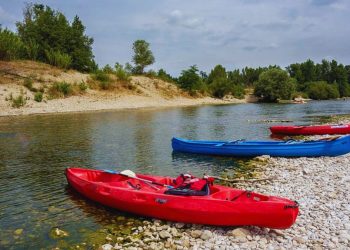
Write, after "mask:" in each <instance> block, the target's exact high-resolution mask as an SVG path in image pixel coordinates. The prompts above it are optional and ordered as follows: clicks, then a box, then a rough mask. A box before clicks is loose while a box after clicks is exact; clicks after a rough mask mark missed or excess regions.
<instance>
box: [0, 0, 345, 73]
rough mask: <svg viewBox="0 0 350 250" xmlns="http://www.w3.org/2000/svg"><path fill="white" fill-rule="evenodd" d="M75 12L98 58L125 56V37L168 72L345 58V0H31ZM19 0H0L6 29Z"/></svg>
mask: <svg viewBox="0 0 350 250" xmlns="http://www.w3.org/2000/svg"><path fill="white" fill-rule="evenodd" d="M32 2H33V3H42V4H45V5H49V6H50V7H52V8H54V9H56V10H59V11H61V12H62V13H64V14H65V15H66V17H67V18H68V19H69V20H73V17H74V16H75V15H78V16H79V17H80V19H81V20H82V22H83V24H84V25H85V26H86V34H87V35H88V36H91V37H93V38H94V44H93V52H94V55H95V60H96V62H97V63H98V64H99V66H104V65H105V64H107V63H108V64H110V65H114V64H115V62H119V63H122V64H124V63H126V62H131V61H132V55H133V50H132V43H133V42H134V41H135V40H137V39H144V40H146V41H147V42H149V43H150V48H151V50H152V52H153V54H154V56H155V63H154V64H153V65H151V66H149V67H147V68H146V70H148V69H153V70H158V69H160V68H163V69H165V70H166V71H167V72H168V73H170V74H172V75H173V76H178V75H179V74H180V73H181V71H182V70H184V69H188V68H189V67H190V66H191V65H197V66H198V68H199V69H200V70H202V71H206V72H210V70H211V69H213V68H214V67H215V65H217V64H221V65H223V66H224V67H226V69H227V70H233V69H237V68H243V67H245V66H249V67H258V66H268V65H270V64H271V65H275V64H276V65H280V66H282V67H285V66H288V65H289V64H291V63H295V62H302V61H305V60H307V59H309V58H310V59H312V60H314V61H315V62H320V61H321V60H322V59H323V58H325V59H327V60H332V59H335V60H337V61H338V62H341V63H343V64H350V46H349V45H350V1H348V0H264V1H263V0H181V1H180V0H99V1H96V0H69V1H57V0H56V1H53V0H45V1H44V0H43V1H35V0H34V1H32ZM24 6H25V1H23V0H21V1H20V0H0V24H2V26H3V27H7V28H9V29H11V30H13V31H15V30H16V25H15V23H16V22H17V21H21V20H22V19H23V15H22V12H23V7H24Z"/></svg>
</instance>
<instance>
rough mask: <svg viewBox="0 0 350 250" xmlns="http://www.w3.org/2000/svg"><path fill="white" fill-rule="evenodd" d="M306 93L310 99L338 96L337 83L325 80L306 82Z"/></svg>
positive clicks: (325, 98)
mask: <svg viewBox="0 0 350 250" xmlns="http://www.w3.org/2000/svg"><path fill="white" fill-rule="evenodd" d="M306 93H307V94H308V96H309V97H310V98H311V99H315V100H327V99H333V98H338V97H339V91H338V87H337V85H336V84H328V83H327V82H325V81H318V82H310V83H308V85H307V88H306Z"/></svg>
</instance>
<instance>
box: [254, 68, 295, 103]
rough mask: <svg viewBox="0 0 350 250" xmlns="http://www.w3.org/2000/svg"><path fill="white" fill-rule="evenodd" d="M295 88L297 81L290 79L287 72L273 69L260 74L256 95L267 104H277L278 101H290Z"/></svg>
mask: <svg viewBox="0 0 350 250" xmlns="http://www.w3.org/2000/svg"><path fill="white" fill-rule="evenodd" d="M295 86H296V83H295V79H293V78H290V77H289V76H288V74H287V72H286V71H284V70H281V69H277V68H271V69H269V70H267V71H265V72H263V73H261V74H260V76H259V81H258V82H257V83H256V84H255V89H254V94H255V95H256V96H259V97H261V98H262V99H263V100H264V101H267V102H276V101H277V100H278V99H283V100H289V99H290V98H291V95H292V93H293V92H294V90H295Z"/></svg>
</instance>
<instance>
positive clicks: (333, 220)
mask: <svg viewBox="0 0 350 250" xmlns="http://www.w3.org/2000/svg"><path fill="white" fill-rule="evenodd" d="M261 159H262V160H263V161H265V164H262V165H263V166H262V167H260V168H258V169H259V170H258V171H259V172H260V174H261V176H276V178H275V179H274V180H273V181H271V182H270V181H269V182H263V183H254V184H251V183H250V184H240V185H239V188H244V189H247V190H254V191H258V192H261V193H265V194H271V195H277V196H283V197H288V198H290V199H293V200H297V201H298V202H299V204H300V214H299V216H298V218H297V221H296V223H295V224H294V225H293V226H292V227H291V228H290V229H287V230H273V229H267V228H259V227H244V228H222V227H206V226H201V225H187V224H182V223H170V222H165V221H159V220H144V221H140V222H139V223H140V224H139V225H138V226H133V227H132V228H131V229H130V234H129V235H127V236H126V235H125V236H123V235H120V233H119V231H115V232H114V231H113V230H111V231H109V233H108V234H106V235H105V236H106V238H105V243H104V244H101V245H100V246H99V248H100V249H104V250H107V249H130V250H131V249H165V248H167V249H348V248H349V247H350V204H349V200H350V194H349V193H350V185H349V182H350V174H349V167H350V154H348V155H345V156H340V157H333V158H331V157H321V158H296V159H286V158H270V157H265V158H264V157H263V158H261ZM130 225H132V223H131V224H130Z"/></svg>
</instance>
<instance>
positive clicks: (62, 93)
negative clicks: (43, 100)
mask: <svg viewBox="0 0 350 250" xmlns="http://www.w3.org/2000/svg"><path fill="white" fill-rule="evenodd" d="M72 93H73V88H72V85H71V84H69V83H66V82H56V83H54V84H53V85H52V86H51V87H50V88H49V89H48V96H49V99H56V98H64V97H68V96H70V95H72Z"/></svg>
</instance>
